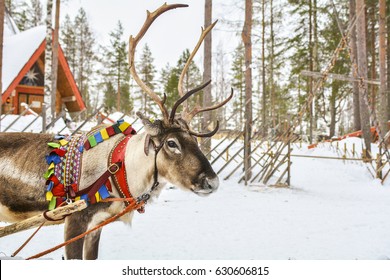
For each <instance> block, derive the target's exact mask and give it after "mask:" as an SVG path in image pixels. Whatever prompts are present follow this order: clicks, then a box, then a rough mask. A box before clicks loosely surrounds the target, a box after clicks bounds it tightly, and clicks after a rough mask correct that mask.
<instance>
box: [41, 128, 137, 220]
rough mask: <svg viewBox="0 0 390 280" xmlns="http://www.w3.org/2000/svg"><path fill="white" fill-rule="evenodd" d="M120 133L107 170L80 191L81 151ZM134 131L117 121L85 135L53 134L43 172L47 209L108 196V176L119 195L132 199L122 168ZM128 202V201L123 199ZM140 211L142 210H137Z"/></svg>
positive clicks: (94, 201) (98, 199) (91, 201)
mask: <svg viewBox="0 0 390 280" xmlns="http://www.w3.org/2000/svg"><path fill="white" fill-rule="evenodd" d="M118 134H123V135H124V137H123V138H121V139H120V140H119V141H118V142H117V143H116V144H115V147H114V149H113V150H112V151H111V154H110V158H109V162H108V165H109V167H108V169H107V171H106V172H105V173H104V174H102V176H100V177H99V178H98V179H97V181H96V182H94V183H93V184H92V185H91V186H89V187H87V188H85V189H82V190H79V182H80V175H81V162H82V155H83V152H84V150H89V149H92V148H93V147H95V146H97V145H98V144H100V143H102V142H103V141H105V140H107V139H109V138H110V137H112V136H115V135H118ZM134 134H136V131H135V130H134V129H133V128H132V127H131V125H130V124H128V123H126V122H123V121H118V122H117V123H115V124H114V125H112V126H110V127H106V128H103V129H100V130H97V131H92V132H90V133H88V134H82V135H78V136H73V137H70V136H68V137H65V136H56V137H55V140H58V142H51V143H48V146H49V147H51V148H53V150H52V151H51V152H50V154H49V155H47V156H46V162H47V164H48V165H49V168H48V170H47V172H46V173H45V174H44V178H45V179H46V200H47V201H48V202H49V206H48V209H49V210H52V209H55V208H56V207H58V206H60V205H61V204H63V203H64V202H68V203H70V202H71V201H77V200H80V199H84V200H85V201H87V202H88V203H89V204H94V203H96V202H99V201H101V200H102V199H105V198H107V197H109V196H110V192H111V191H112V187H111V183H110V180H109V179H110V178H111V179H112V181H113V183H114V185H115V187H116V188H117V190H118V192H119V193H120V195H121V196H122V197H125V198H132V196H131V194H130V191H129V186H128V185H127V180H126V170H125V167H124V164H123V163H124V154H125V149H126V144H127V142H128V140H129V139H130V138H131V137H132V136H133V135H134ZM125 203H126V204H128V203H129V202H125ZM137 210H138V211H139V212H141V213H143V211H144V209H143V208H141V209H137Z"/></svg>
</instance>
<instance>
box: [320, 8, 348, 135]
mask: <svg viewBox="0 0 390 280" xmlns="http://www.w3.org/2000/svg"><path fill="white" fill-rule="evenodd" d="M338 7H339V8H342V9H339V10H340V11H341V13H339V15H338V16H340V21H342V22H346V21H347V16H348V15H347V10H348V6H347V5H344V6H342V5H341V4H339V5H338ZM324 9H327V10H328V9H331V7H330V6H325V7H324ZM328 17H329V18H328V19H327V20H326V21H325V22H326V25H325V27H324V28H323V29H322V30H321V40H322V44H321V52H322V55H323V57H324V59H325V60H326V61H327V60H328V58H329V57H331V55H332V53H333V52H334V50H335V49H336V48H337V45H338V43H339V42H340V40H341V33H340V30H339V28H338V25H337V21H336V16H335V15H329V16H328ZM350 65H351V64H350V60H349V58H348V57H347V52H341V53H340V55H339V57H338V59H337V61H336V63H335V65H334V66H333V68H332V73H337V74H342V75H345V76H348V75H349V70H350ZM325 87H326V89H325V90H324V91H322V92H321V94H320V95H319V96H318V100H319V103H320V104H321V106H320V107H319V112H320V114H319V115H320V116H321V117H322V119H323V120H324V121H325V124H326V125H327V126H328V127H329V137H333V136H334V135H336V133H337V123H338V122H339V120H340V117H341V116H342V112H343V110H345V104H346V98H347V95H348V93H349V92H350V90H351V85H350V84H349V83H346V82H343V81H340V80H336V79H333V80H329V81H328V83H327V84H326V85H325ZM328 87H329V88H328ZM323 130H324V131H322V132H323V133H326V131H325V130H326V128H325V127H323Z"/></svg>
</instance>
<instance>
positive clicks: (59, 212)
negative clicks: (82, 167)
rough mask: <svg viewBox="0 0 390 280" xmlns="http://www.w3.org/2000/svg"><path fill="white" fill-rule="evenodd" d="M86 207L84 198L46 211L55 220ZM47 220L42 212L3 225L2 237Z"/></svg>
mask: <svg viewBox="0 0 390 280" xmlns="http://www.w3.org/2000/svg"><path fill="white" fill-rule="evenodd" d="M86 207H87V203H86V201H85V200H83V199H82V200H78V201H76V202H74V203H71V204H68V205H65V206H63V207H60V208H57V209H54V210H51V211H48V212H46V216H47V217H49V218H51V219H53V220H60V219H61V218H63V217H64V216H65V215H69V214H71V213H73V212H76V211H81V210H83V209H85V208H86ZM45 221H48V220H47V219H46V218H45V217H44V215H43V213H42V214H39V215H36V216H33V217H31V218H28V219H26V220H23V221H21V222H17V223H13V224H11V225H9V226H5V227H2V228H0V238H1V237H4V236H7V235H10V234H13V233H16V232H20V231H23V230H27V229H31V228H34V227H37V226H39V225H41V224H42V223H43V222H45Z"/></svg>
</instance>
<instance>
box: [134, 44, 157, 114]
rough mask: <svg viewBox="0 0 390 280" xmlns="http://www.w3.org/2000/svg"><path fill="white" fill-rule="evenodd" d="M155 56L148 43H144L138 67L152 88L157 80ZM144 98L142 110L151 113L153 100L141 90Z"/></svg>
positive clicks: (142, 76) (140, 74)
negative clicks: (154, 63) (155, 79)
mask: <svg viewBox="0 0 390 280" xmlns="http://www.w3.org/2000/svg"><path fill="white" fill-rule="evenodd" d="M153 61H154V58H153V56H152V52H151V50H150V48H149V46H148V45H147V44H145V45H144V48H143V49H142V54H141V58H140V62H139V63H138V64H139V66H138V69H139V76H140V78H141V79H142V81H144V83H145V84H146V85H147V86H148V87H149V88H150V89H152V90H154V89H155V87H156V86H155V81H154V77H155V74H156V68H155V66H154V65H153ZM139 94H140V96H141V100H142V105H141V108H142V111H143V112H144V113H145V114H147V115H151V113H152V112H153V110H152V102H151V100H150V99H149V97H148V96H147V95H146V94H143V93H142V92H139Z"/></svg>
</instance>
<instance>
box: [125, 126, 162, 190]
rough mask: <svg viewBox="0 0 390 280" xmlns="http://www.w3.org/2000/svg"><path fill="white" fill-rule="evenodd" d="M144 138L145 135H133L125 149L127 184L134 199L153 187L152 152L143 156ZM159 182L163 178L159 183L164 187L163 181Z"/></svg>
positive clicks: (153, 168)
mask: <svg viewBox="0 0 390 280" xmlns="http://www.w3.org/2000/svg"><path fill="white" fill-rule="evenodd" d="M145 138H146V134H145V133H143V134H137V135H134V136H133V137H132V138H131V139H130V141H129V142H128V144H127V149H126V155H125V165H126V175H127V182H128V184H129V188H130V192H131V194H132V195H133V196H134V197H138V196H140V195H142V194H144V193H147V192H149V191H150V189H151V187H152V185H153V174H154V172H155V165H154V151H151V152H150V153H149V155H148V156H147V155H145V152H144V145H145ZM161 180H163V178H161V177H160V178H159V181H160V183H161V184H162V185H164V180H163V181H161ZM162 185H161V186H162Z"/></svg>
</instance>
